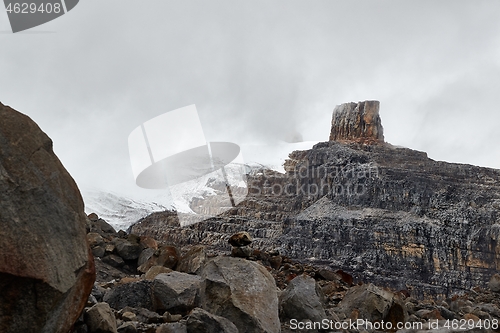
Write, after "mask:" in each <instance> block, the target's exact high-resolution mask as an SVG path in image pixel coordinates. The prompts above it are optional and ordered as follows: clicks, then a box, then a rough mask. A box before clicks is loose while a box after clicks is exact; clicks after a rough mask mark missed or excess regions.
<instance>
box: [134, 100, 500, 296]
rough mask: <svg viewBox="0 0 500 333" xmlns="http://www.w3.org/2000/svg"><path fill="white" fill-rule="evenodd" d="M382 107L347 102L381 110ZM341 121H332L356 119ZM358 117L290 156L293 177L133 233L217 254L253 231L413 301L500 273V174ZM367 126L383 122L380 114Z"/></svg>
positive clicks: (256, 242) (294, 253)
mask: <svg viewBox="0 0 500 333" xmlns="http://www.w3.org/2000/svg"><path fill="white" fill-rule="evenodd" d="M375 104H377V105H378V103H375V102H373V103H372V102H365V103H364V104H363V107H361V106H360V104H356V106H355V105H351V104H349V105H351V106H349V105H347V106H345V107H344V108H341V109H342V110H356V108H357V109H358V111H359V112H361V110H364V111H366V110H375V109H376V108H375ZM377 110H378V109H377ZM342 112H343V111H342ZM346 112H347V111H346ZM370 112H371V114H372V115H373V117H372V118H370V119H377V117H375V116H374V115H375V111H370ZM339 114H341V113H339ZM358 114H361V113H358ZM335 117H336V116H335V115H334V124H351V120H352V121H354V120H353V119H355V118H352V117H350V116H346V117H347V118H349V117H350V118H349V119H344V120H342V119H338V120H335V119H336V118H335ZM358 118H359V117H358ZM350 119H351V120H350ZM356 119H357V118H356ZM363 121H364V120H363ZM363 121H362V120H361V118H359V119H358V122H357V125H355V126H354V125H353V126H351V125H349V126H347V125H345V126H344V125H339V126H340V127H341V128H347V129H349V128H351V127H352V128H353V130H352V131H351V130H349V131H347V130H346V131H344V130H343V131H344V132H342V131H340V132H339V131H337V132H336V133H337V134H338V133H344V134H342V135H341V136H336V137H334V139H335V140H340V141H342V142H339V141H329V142H323V143H319V144H317V145H315V146H314V147H313V148H312V149H311V150H308V151H295V152H293V153H291V154H290V158H289V160H287V161H286V162H285V170H286V174H279V173H276V172H273V171H269V170H267V171H266V170H261V171H259V172H256V173H253V174H251V175H250V178H249V193H250V194H249V196H248V197H247V199H246V200H245V201H243V202H242V203H240V204H239V205H238V206H237V207H236V208H234V209H233V210H231V211H228V212H226V213H225V214H223V215H222V216H219V217H217V218H212V219H209V220H207V221H204V222H202V223H198V224H195V225H192V226H189V227H186V228H180V227H179V224H178V221H177V220H176V216H175V214H174V213H171V212H165V213H155V214H152V215H151V216H149V217H147V218H145V219H143V220H142V221H141V222H140V223H138V224H136V225H134V226H133V227H132V231H133V232H134V233H137V234H139V235H149V236H153V237H157V238H159V239H163V240H165V241H169V242H173V243H175V244H181V245H182V244H199V243H201V244H203V245H207V246H211V247H213V248H216V249H220V250H227V249H228V245H227V240H228V239H229V237H230V236H231V235H232V234H234V233H236V232H240V231H247V232H248V233H249V234H250V235H251V236H252V238H253V242H252V247H253V248H256V249H261V250H266V251H273V250H277V251H279V253H280V254H281V255H286V256H289V257H291V258H293V259H299V260H304V261H309V262H315V263H321V264H324V265H328V266H330V267H331V268H332V269H333V270H337V269H341V270H343V271H345V272H347V273H349V274H351V275H353V276H354V279H355V280H357V281H359V280H362V281H365V282H373V283H375V284H377V285H382V286H389V287H392V288H395V289H397V290H408V291H409V292H410V293H411V294H412V295H413V296H415V297H424V296H425V295H426V294H433V295H437V294H450V293H452V292H453V291H455V290H464V289H470V288H471V287H474V286H483V287H484V286H486V284H487V283H488V281H489V279H490V278H491V276H492V275H493V274H495V273H497V271H498V270H499V269H500V215H499V209H500V171H499V170H494V169H489V168H481V167H476V166H471V165H464V164H452V163H445V162H437V161H434V160H431V159H429V158H428V157H427V154H426V153H424V152H419V151H415V150H411V149H407V148H398V147H394V146H392V145H390V144H387V143H382V142H381V141H380V140H382V136H381V131H379V130H378V129H377V130H375V129H373V130H361V129H362V128H365V129H366V128H367V127H366V126H365V125H363ZM364 122H365V123H368V122H366V121H364ZM369 123H370V124H372V125H373V124H374V126H375V128H378V127H379V126H378V125H376V124H378V120H377V121H371V122H369ZM363 126H364V127H363ZM380 128H381V126H380ZM358 129H360V131H358ZM356 131H358V132H356ZM345 133H347V134H345ZM349 133H352V135H351V134H349ZM366 133H371V134H370V135H368V134H366ZM337 134H336V135H337ZM372 134H373V135H372ZM339 135H340V134H339ZM351 136H352V138H354V139H353V140H350V139H349V138H350V137H351ZM366 138H370V140H368V141H367V140H365V139H366ZM348 139H349V140H348ZM358 139H359V140H358ZM375 141H376V142H375ZM367 143H378V144H367Z"/></svg>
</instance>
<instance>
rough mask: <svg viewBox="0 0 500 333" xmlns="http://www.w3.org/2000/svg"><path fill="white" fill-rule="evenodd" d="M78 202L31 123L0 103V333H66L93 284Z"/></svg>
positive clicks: (75, 190) (45, 140)
mask: <svg viewBox="0 0 500 333" xmlns="http://www.w3.org/2000/svg"><path fill="white" fill-rule="evenodd" d="M86 218H87V217H86V215H85V213H84V211H83V200H82V197H81V195H80V192H79V190H78V188H77V186H76V184H75V182H74V180H73V179H72V178H71V176H70V175H69V173H68V172H67V171H66V170H65V169H64V167H63V165H62V164H61V162H60V161H59V159H58V158H57V157H56V155H55V154H54V152H53V151H52V141H51V140H50V138H49V137H48V136H47V135H46V134H45V133H44V132H42V130H41V129H40V128H39V127H38V126H37V124H36V123H35V122H33V121H32V120H31V119H30V118H29V117H27V116H26V115H24V114H21V113H19V112H17V111H15V110H13V109H11V108H10V107H7V106H4V105H3V104H1V103H0V225H1V228H0V332H2V333H9V332H47V333H48V332H50V333H54V332H64V333H66V332H68V331H69V330H70V328H71V327H72V325H73V324H74V322H75V321H76V320H77V319H78V317H79V316H80V313H81V312H82V310H83V308H84V306H85V302H86V300H87V297H88V295H89V294H90V291H91V290H92V286H93V283H94V280H95V269H94V262H93V259H92V254H91V253H90V250H89V246H88V244H87V240H86V235H85V231H86V230H85V227H86Z"/></svg>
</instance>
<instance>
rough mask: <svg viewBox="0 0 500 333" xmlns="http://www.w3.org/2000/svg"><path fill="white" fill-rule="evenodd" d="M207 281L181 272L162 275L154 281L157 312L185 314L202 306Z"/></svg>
mask: <svg viewBox="0 0 500 333" xmlns="http://www.w3.org/2000/svg"><path fill="white" fill-rule="evenodd" d="M204 289H205V281H204V280H203V279H202V278H201V277H199V276H197V275H191V274H186V273H181V272H176V271H173V272H170V273H162V274H159V275H157V276H156V277H155V279H154V280H153V295H154V308H155V311H168V312H170V313H174V314H177V313H179V314H184V313H187V312H189V311H190V310H192V309H194V308H195V307H198V306H200V304H201V295H202V293H203V291H204Z"/></svg>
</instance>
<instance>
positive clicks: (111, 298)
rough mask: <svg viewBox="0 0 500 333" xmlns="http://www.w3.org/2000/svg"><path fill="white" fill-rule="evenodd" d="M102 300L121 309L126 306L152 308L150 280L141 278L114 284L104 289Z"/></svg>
mask: <svg viewBox="0 0 500 333" xmlns="http://www.w3.org/2000/svg"><path fill="white" fill-rule="evenodd" d="M103 300H104V302H106V303H108V304H109V306H111V307H112V308H113V309H115V310H121V309H123V308H125V307H127V306H129V307H132V308H145V309H148V310H152V309H153V291H152V281H147V280H142V281H137V282H130V283H125V284H121V285H118V286H115V287H114V288H112V289H110V290H108V291H106V294H105V295H104V298H103Z"/></svg>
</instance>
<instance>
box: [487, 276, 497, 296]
mask: <svg viewBox="0 0 500 333" xmlns="http://www.w3.org/2000/svg"><path fill="white" fill-rule="evenodd" d="M488 287H489V288H490V290H491V291H493V292H496V293H498V292H500V275H499V274H495V275H493V276H492V277H491V279H490V281H489V282H488Z"/></svg>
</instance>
